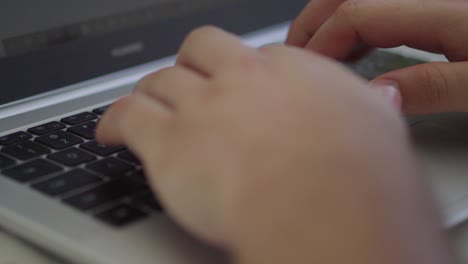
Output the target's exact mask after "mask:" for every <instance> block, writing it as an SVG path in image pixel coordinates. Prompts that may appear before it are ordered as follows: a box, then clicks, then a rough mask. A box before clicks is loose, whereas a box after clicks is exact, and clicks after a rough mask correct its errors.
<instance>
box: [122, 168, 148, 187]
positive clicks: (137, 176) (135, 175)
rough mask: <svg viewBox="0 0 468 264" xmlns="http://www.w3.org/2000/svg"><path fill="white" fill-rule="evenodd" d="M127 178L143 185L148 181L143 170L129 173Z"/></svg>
mask: <svg viewBox="0 0 468 264" xmlns="http://www.w3.org/2000/svg"><path fill="white" fill-rule="evenodd" d="M125 176H126V177H128V178H129V179H130V180H136V181H140V182H142V183H145V184H147V182H148V180H147V179H146V175H145V173H144V171H143V170H142V169H139V170H134V171H128V172H127V173H125Z"/></svg>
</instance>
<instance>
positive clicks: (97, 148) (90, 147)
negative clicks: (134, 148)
mask: <svg viewBox="0 0 468 264" xmlns="http://www.w3.org/2000/svg"><path fill="white" fill-rule="evenodd" d="M80 147H81V148H83V149H86V150H87V151H89V152H92V153H94V154H97V155H99V156H103V157H106V156H109V155H112V154H114V153H117V152H119V151H122V150H125V148H124V147H111V146H106V145H102V144H99V143H97V141H96V140H93V141H90V142H87V143H84V144H82V145H81V146H80Z"/></svg>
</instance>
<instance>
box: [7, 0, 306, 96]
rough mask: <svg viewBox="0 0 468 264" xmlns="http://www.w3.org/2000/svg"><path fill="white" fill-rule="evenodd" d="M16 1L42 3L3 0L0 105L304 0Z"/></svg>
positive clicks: (265, 18) (266, 20)
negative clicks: (201, 30) (201, 29)
mask: <svg viewBox="0 0 468 264" xmlns="http://www.w3.org/2000/svg"><path fill="white" fill-rule="evenodd" d="M48 1H51V2H54V1H55V2H57V3H58V2H61V3H63V2H74V1H59V0H45V2H48ZM113 1H115V2H114V6H113V8H106V7H109V5H110V2H113ZM21 2H34V3H35V4H36V5H37V4H38V3H37V2H41V3H43V1H33V0H16V1H13V0H9V1H7V3H6V5H5V8H2V10H3V11H0V24H2V25H3V26H0V40H1V47H0V87H1V91H2V92H1V93H0V105H2V104H5V103H9V102H12V101H15V100H18V99H23V98H27V97H30V96H33V95H37V94H40V93H44V92H47V91H51V90H53V89H57V88H61V87H64V86H66V85H70V84H73V83H78V82H80V81H84V80H89V79H92V78H95V77H98V76H101V75H105V74H108V73H111V72H115V71H118V70H122V69H125V68H128V67H131V66H135V65H139V64H142V63H145V62H149V61H152V60H155V59H158V58H162V57H165V56H168V55H171V54H174V53H176V51H177V49H178V47H179V44H180V42H181V41H182V40H183V38H184V37H185V35H186V34H187V33H188V32H189V31H191V30H192V29H193V28H195V27H197V26H200V25H205V24H212V25H217V26H220V27H223V28H225V29H227V30H229V31H231V32H234V33H237V34H242V33H246V32H249V31H253V30H255V29H259V28H261V27H265V26H268V25H272V24H274V23H279V22H283V21H286V20H289V19H291V18H293V17H294V16H295V15H296V14H297V13H298V12H299V11H300V9H301V8H302V7H303V6H304V5H305V3H306V2H307V0H247V1H246V0H165V1H162V0H137V1H126V0H125V1H124V0H98V1H97V0H94V1H93V0H86V1H83V2H82V3H81V4H80V5H77V6H73V5H70V6H69V7H67V6H66V5H62V6H60V8H59V9H58V10H57V8H55V9H54V8H49V9H48V8H47V7H44V6H42V8H44V9H43V10H39V9H38V8H40V7H39V6H36V7H31V8H32V9H33V10H32V11H31V10H29V9H27V7H23V8H26V9H20V8H19V7H17V6H16V5H19V4H21ZM85 3H88V5H86V4H85ZM78 6H79V8H80V10H78ZM15 7H16V9H15ZM5 10H6V11H5ZM38 10H39V11H40V12H39V11H38ZM24 11H27V12H24ZM33 11H35V12H33ZM15 12H16V13H15ZM20 12H22V13H20ZM41 12H42V13H41ZM6 14H10V15H8V16H7V15H6ZM18 14H21V15H22V16H24V17H23V18H22V17H18V16H19V15H18ZM32 14H34V15H32ZM46 14H49V15H48V16H47V19H46V18H45V17H46ZM55 14H56V17H54V15H55ZM26 16H28V17H29V18H28V19H29V20H28V21H23V23H19V24H18V25H15V24H14V23H11V22H12V21H14V20H15V19H17V20H18V21H20V20H21V19H23V20H25V17H26ZM35 16H36V17H35ZM41 16H42V17H41ZM42 18H43V19H42ZM8 19H9V20H8ZM31 19H35V20H33V21H31ZM34 21H37V23H34ZM1 22H4V23H1ZM129 50H130V51H134V52H126V51H129Z"/></svg>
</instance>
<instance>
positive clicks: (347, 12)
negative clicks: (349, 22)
mask: <svg viewBox="0 0 468 264" xmlns="http://www.w3.org/2000/svg"><path fill="white" fill-rule="evenodd" d="M363 2H364V0H347V1H345V2H343V3H342V4H340V5H339V6H338V8H337V9H336V12H335V16H336V17H338V18H342V19H351V18H352V17H353V16H354V15H356V13H358V12H359V9H360V7H361V6H362V4H363Z"/></svg>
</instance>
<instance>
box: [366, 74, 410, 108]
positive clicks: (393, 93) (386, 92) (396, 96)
mask: <svg viewBox="0 0 468 264" xmlns="http://www.w3.org/2000/svg"><path fill="white" fill-rule="evenodd" d="M369 87H370V88H371V89H373V90H375V91H376V92H378V93H380V94H381V95H382V96H384V97H386V98H387V99H388V100H389V101H390V102H391V103H392V104H393V106H395V107H396V108H397V110H398V111H401V108H402V98H401V93H400V90H399V85H398V83H397V82H395V81H392V80H374V81H371V82H370V83H369Z"/></svg>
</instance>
